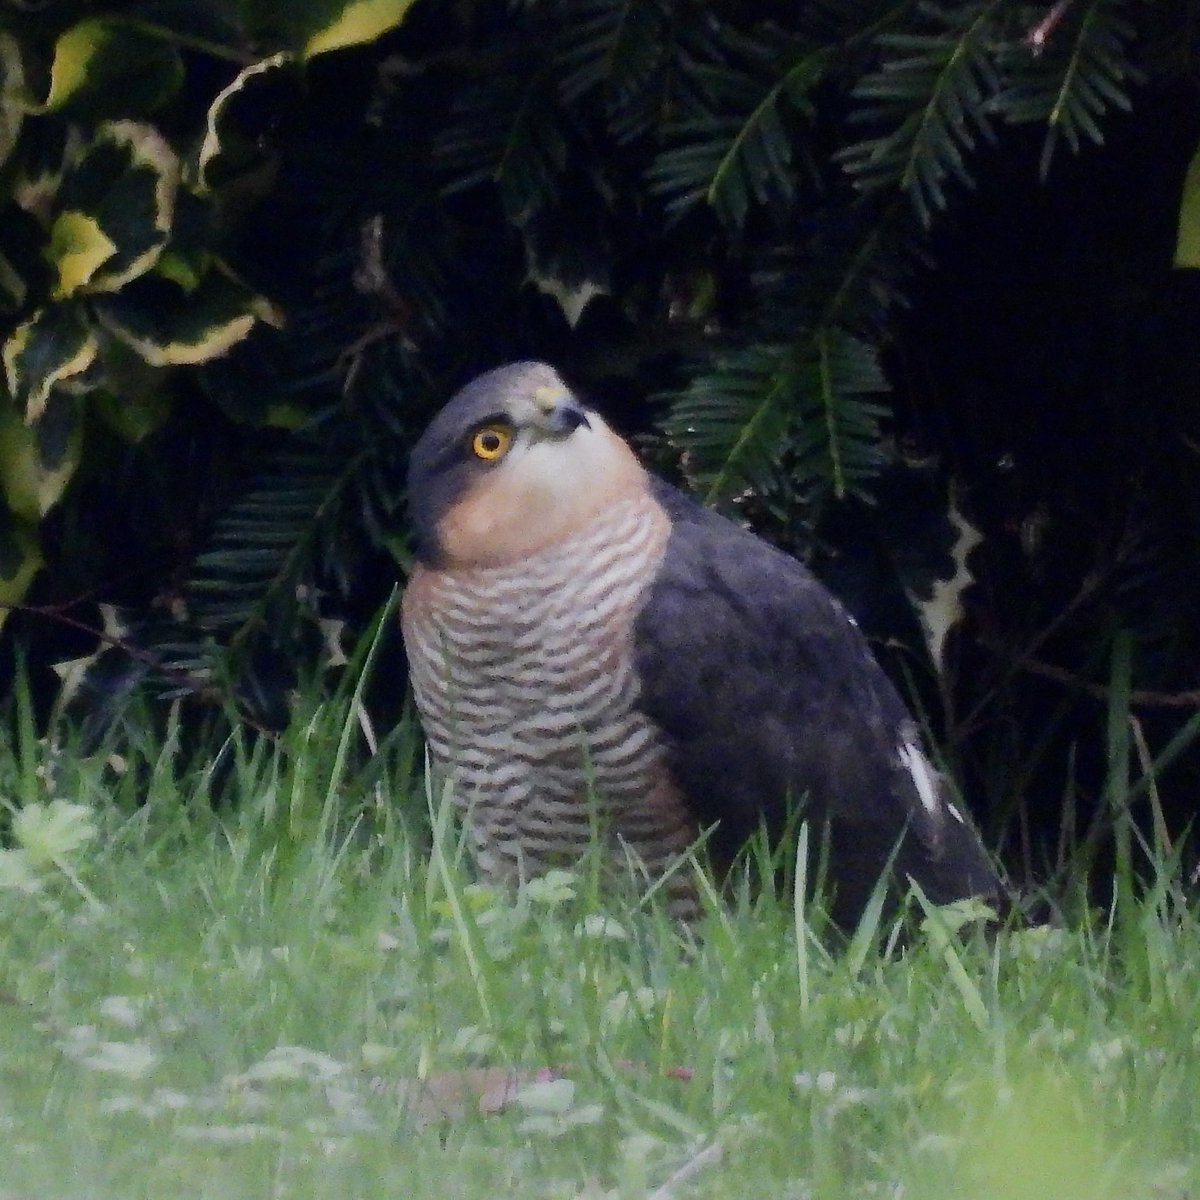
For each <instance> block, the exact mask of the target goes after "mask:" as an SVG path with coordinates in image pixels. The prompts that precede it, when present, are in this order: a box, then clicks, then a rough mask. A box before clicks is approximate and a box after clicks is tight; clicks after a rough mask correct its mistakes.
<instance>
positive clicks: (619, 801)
mask: <svg viewBox="0 0 1200 1200" xmlns="http://www.w3.org/2000/svg"><path fill="white" fill-rule="evenodd" d="M408 497H409V513H410V521H411V527H412V530H413V534H414V537H415V547H416V565H415V567H414V570H413V572H412V576H411V578H410V580H409V583H408V586H407V589H406V591H405V594H404V600H403V629H404V638H405V646H406V650H407V654H408V660H409V669H410V672H411V677H412V684H413V689H414V692H415V696H416V701H417V706H418V709H419V712H420V716H421V722H422V725H423V727H424V731H425V735H426V739H427V742H428V745H429V750H430V754H431V757H432V760H433V762H434V764H435V766H436V767H437V768H438V770H439V771H440V772H441V773H442V774H443V775H444V777H445V778H446V779H447V780H448V783H449V787H450V788H451V790H452V794H453V797H454V800H455V803H456V804H457V806H458V808H459V811H460V812H461V813H462V815H463V819H464V820H465V822H466V825H467V828H468V830H469V833H470V837H471V840H472V841H473V843H474V848H475V852H476V856H477V859H478V863H479V867H480V869H481V871H482V872H483V874H484V875H485V876H487V877H490V878H514V879H516V878H520V877H523V876H525V875H531V874H536V873H538V872H539V871H543V870H545V869H546V868H547V867H549V866H551V865H559V864H562V863H564V862H571V861H574V860H577V859H578V858H579V857H580V856H581V854H582V852H583V850H584V848H585V847H586V846H587V845H588V844H589V839H591V838H592V836H593V835H594V834H595V833H596V831H597V830H599V833H600V836H602V837H603V838H605V839H607V843H608V844H609V845H610V846H612V847H613V849H614V850H615V851H616V852H617V853H619V854H621V855H625V856H627V857H630V858H631V859H633V860H634V861H635V862H636V863H638V864H639V865H640V867H641V868H642V869H644V870H645V871H646V872H647V873H648V874H649V875H650V876H652V877H657V876H659V875H661V874H662V873H663V872H665V871H667V870H668V868H669V867H670V866H671V864H672V863H673V861H674V860H675V859H676V858H677V856H679V855H680V854H682V853H683V852H685V851H686V850H687V849H688V847H689V846H691V845H692V844H693V842H694V841H695V839H696V838H697V837H698V836H699V835H700V834H701V833H702V832H704V831H708V832H709V840H708V843H707V850H708V853H709V855H710V856H711V858H712V860H713V861H714V862H715V863H716V864H717V865H718V866H721V865H728V863H729V862H730V861H731V860H732V858H733V856H734V855H735V854H736V852H737V850H738V848H739V847H740V846H741V845H743V844H744V843H745V842H746V840H747V839H748V838H750V837H751V835H753V834H754V832H755V831H756V830H758V829H759V828H765V829H766V830H767V832H768V833H769V834H774V835H776V836H778V835H779V834H780V832H781V831H782V830H783V828H784V827H785V825H786V824H787V816H788V812H789V809H790V808H791V807H792V806H795V805H803V806H804V808H803V812H804V813H805V815H806V817H807V819H809V820H810V827H812V828H815V829H818V830H820V831H821V832H822V834H823V835H824V836H827V838H828V842H827V849H828V855H829V857H828V865H829V872H828V874H829V880H830V883H831V886H832V889H833V909H832V911H833V914H834V916H835V919H836V920H838V921H839V922H840V923H842V924H850V923H852V922H853V921H854V920H855V918H856V917H857V915H858V914H859V913H860V912H861V910H862V908H863V906H864V905H865V903H866V900H867V898H868V897H869V895H870V893H871V890H872V889H873V887H874V885H875V883H876V881H877V879H878V878H879V877H880V875H881V873H882V872H883V871H884V870H885V868H886V866H887V864H888V862H889V860H890V861H891V862H892V863H893V868H894V873H895V874H896V876H897V877H898V878H899V880H900V881H901V882H903V881H904V880H905V878H906V877H910V878H912V879H915V880H916V881H917V882H918V883H919V884H920V886H921V888H922V889H923V890H924V892H925V894H926V895H927V896H928V897H929V899H930V900H931V901H933V902H935V903H945V902H948V901H951V900H955V899H959V898H963V897H968V896H981V897H984V898H985V899H996V898H998V897H999V894H1000V885H999V883H998V880H997V878H996V875H995V874H994V872H993V869H992V867H991V865H990V864H989V862H988V858H987V855H986V853H985V852H984V850H983V848H982V846H981V844H980V842H979V839H978V837H977V835H976V833H975V832H974V830H973V829H972V828H971V826H970V825H969V824H968V823H967V821H966V820H965V819H964V816H963V814H962V813H961V812H960V811H959V809H958V808H956V807H955V804H954V802H953V800H952V799H951V798H950V796H949V795H948V792H947V788H946V786H945V782H944V780H943V779H942V777H941V776H940V775H939V774H938V773H937V771H936V770H935V769H934V768H933V767H932V765H931V764H930V762H929V759H928V758H927V756H926V754H925V752H924V750H923V749H922V748H921V745H920V737H919V734H918V730H917V727H916V725H915V723H914V721H913V720H912V718H911V716H910V715H909V713H908V711H907V710H906V708H905V706H904V704H903V703H902V701H901V700H900V698H899V696H898V695H897V693H896V691H895V690H894V688H893V687H892V685H891V683H890V682H889V681H888V679H887V677H886V676H885V674H884V672H883V670H882V669H881V668H880V666H879V665H878V663H877V662H876V661H875V659H874V657H873V656H872V653H871V650H870V648H869V646H868V644H867V641H866V639H865V638H864V636H863V635H862V633H861V632H860V631H859V629H858V627H857V626H856V624H855V623H854V621H853V620H852V619H851V617H850V616H849V615H848V614H847V612H846V611H845V610H844V609H843V608H842V606H841V605H840V604H839V602H838V601H837V600H836V599H834V597H833V596H832V595H831V594H830V593H829V592H828V591H827V590H826V588H825V587H824V586H823V585H822V584H821V583H819V582H818V581H817V579H816V578H815V577H814V576H813V575H812V574H811V573H810V572H809V571H808V570H807V569H806V568H805V567H804V566H802V565H801V564H800V563H798V562H797V561H795V560H794V559H792V558H791V557H789V556H788V555H786V554H784V553H783V552H781V551H780V550H777V549H776V548H774V547H773V546H771V545H770V544H768V543H767V542H765V541H763V540H762V539H761V538H759V537H757V536H755V535H754V534H752V533H750V532H749V531H747V530H746V529H743V528H742V527H741V526H739V525H737V524H736V523H734V522H733V521H730V520H727V519H726V518H725V517H722V516H720V515H718V514H716V513H714V512H711V511H709V510H707V509H705V508H703V507H701V506H699V505H698V504H696V503H694V502H693V501H691V500H690V499H688V498H687V497H686V496H684V495H683V494H682V493H681V492H679V491H677V490H676V489H674V488H672V487H670V486H669V485H668V484H666V483H664V482H663V481H662V480H659V479H657V478H655V477H653V476H651V475H650V474H648V473H647V472H646V470H645V469H644V468H643V467H642V466H641V465H640V463H639V462H638V460H637V458H636V457H635V455H634V454H633V452H632V450H631V449H630V447H629V446H628V444H627V443H626V442H625V441H623V440H622V439H621V438H620V437H618V436H617V435H616V434H615V433H614V432H613V431H612V430H611V429H610V428H609V426H608V425H607V424H606V423H605V422H604V420H603V419H602V418H601V417H600V416H599V415H598V414H597V413H596V412H594V411H592V410H591V409H589V408H585V407H583V406H582V405H581V404H580V402H579V401H578V400H577V399H576V398H575V397H574V396H573V395H572V393H571V392H570V391H569V390H568V388H567V387H566V385H565V384H564V383H563V381H562V380H561V379H560V378H559V376H558V375H557V373H556V372H555V371H554V370H553V369H551V368H550V367H548V366H546V365H544V364H541V363H517V364H513V365H510V366H506V367H501V368H499V369H497V370H494V371H490V372H489V373H487V374H486V375H483V376H481V377H480V378H478V379H476V380H475V381H474V382H473V383H470V384H469V385H468V386H467V387H465V388H463V390H462V391H460V392H459V393H458V394H457V395H456V396H455V397H454V398H453V399H452V400H451V401H450V402H449V403H448V404H447V405H446V407H445V408H443V409H442V410H441V412H440V413H439V414H438V415H437V416H436V417H435V418H434V420H433V421H432V423H431V424H430V425H429V427H428V429H427V430H426V432H425V433H424V435H423V436H422V437H421V439H420V441H419V442H418V443H417V445H416V448H415V449H414V451H413V453H412V457H411V463H410V468H409V482H408ZM674 879H675V881H677V883H678V881H687V880H688V879H689V876H688V874H687V873H686V872H682V873H677V874H676V875H675V876H674ZM688 886H689V884H688V883H686V882H683V883H678V886H677V887H676V889H675V892H674V893H673V903H674V904H675V906H676V907H677V908H679V909H681V910H686V909H687V908H688V906H689V904H690V903H691V901H690V899H689V896H688V895H687V894H686V892H687V887H688Z"/></svg>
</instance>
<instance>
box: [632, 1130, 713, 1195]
mask: <svg viewBox="0 0 1200 1200" xmlns="http://www.w3.org/2000/svg"><path fill="white" fill-rule="evenodd" d="M724 1156H725V1148H724V1147H723V1146H722V1145H721V1143H720V1142H709V1144H708V1145H707V1146H701V1148H700V1149H699V1150H697V1151H696V1153H695V1154H693V1155H692V1157H691V1158H689V1159H688V1160H687V1162H685V1163H684V1164H683V1166H682V1167H680V1168H679V1170H678V1171H676V1172H675V1173H674V1174H673V1175H672V1176H671V1178H670V1179H668V1180H667V1182H666V1183H664V1184H663V1185H662V1187H660V1188H655V1190H654V1191H652V1192H651V1193H650V1195H649V1197H648V1198H647V1200H674V1196H675V1189H676V1188H677V1187H678V1186H679V1185H680V1184H681V1183H688V1182H689V1181H690V1180H692V1179H695V1177H696V1176H697V1175H699V1174H700V1172H701V1171H704V1170H707V1169H708V1168H709V1167H714V1166H716V1165H717V1163H719V1162H720V1161H721V1159H722V1158H723V1157H724Z"/></svg>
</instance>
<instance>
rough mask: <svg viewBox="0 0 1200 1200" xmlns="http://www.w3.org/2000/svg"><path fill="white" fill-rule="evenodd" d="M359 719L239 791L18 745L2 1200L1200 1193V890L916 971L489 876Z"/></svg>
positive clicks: (888, 957)
mask: <svg viewBox="0 0 1200 1200" xmlns="http://www.w3.org/2000/svg"><path fill="white" fill-rule="evenodd" d="M348 711H350V710H349V707H348V706H347V705H346V704H344V703H343V704H341V705H330V706H327V707H324V708H320V707H316V708H313V709H312V710H311V712H310V713H309V716H308V718H307V719H305V720H299V721H297V723H296V725H295V726H294V728H293V729H292V730H291V731H289V733H288V734H287V735H286V736H285V737H284V738H283V739H282V740H281V742H280V743H279V744H278V745H267V744H259V745H257V746H254V747H251V746H248V745H243V744H240V743H231V745H230V746H229V748H228V754H227V756H226V759H227V761H228V764H229V766H228V771H229V775H228V778H226V779H224V780H222V779H221V778H220V776H219V774H218V773H217V772H215V771H214V770H213V769H212V768H211V766H209V765H202V766H200V767H197V768H193V769H188V768H186V767H184V766H183V765H181V764H182V762H183V755H182V753H181V752H180V751H179V749H178V747H177V745H176V739H175V738H174V736H168V737H167V739H166V742H165V745H164V747H163V748H162V749H161V750H159V751H156V752H155V753H154V754H152V755H150V756H149V758H148V759H147V761H146V762H144V763H134V764H128V766H129V769H127V770H126V771H125V772H124V773H123V774H115V773H114V772H113V771H112V769H111V767H110V765H109V764H107V763H105V762H103V761H93V760H88V759H85V758H82V757H80V756H78V755H76V754H71V753H60V754H58V755H53V756H52V755H50V754H49V752H48V751H46V750H45V749H44V747H40V746H38V745H37V744H36V743H35V742H34V741H33V740H32V738H31V737H30V734H29V730H28V728H26V729H25V731H24V733H23V734H21V735H19V736H18V737H17V738H15V739H14V743H15V744H14V746H13V747H12V749H11V750H10V751H9V752H4V751H0V787H3V789H4V791H3V795H4V796H5V798H6V799H7V800H8V802H9V803H10V805H11V807H12V808H14V809H17V810H20V809H22V808H23V809H24V811H25V812H26V814H27V816H26V818H25V819H24V821H25V824H24V826H22V828H21V830H19V831H18V833H19V835H20V834H22V832H23V836H24V837H25V838H26V842H20V843H19V844H20V847H22V849H21V853H22V854H23V855H24V857H23V858H22V859H21V860H20V861H19V862H18V861H17V860H16V859H14V858H13V857H12V856H11V855H10V856H9V858H8V859H7V860H6V861H7V875H6V874H5V870H4V868H3V866H2V865H0V884H3V883H4V881H5V880H6V879H7V886H0V992H3V993H4V994H3V996H2V997H0V1136H2V1138H3V1144H4V1153H3V1156H2V1157H0V1200H34V1198H36V1200H60V1198H61V1200H77V1198H84V1197H86V1198H88V1200H109V1198H112V1200H117V1198H119V1200H136V1198H138V1197H154V1198H155V1200H173V1198H174V1197H188V1198H189V1200H197V1198H206V1197H212V1198H214V1200H217V1198H220V1200H237V1198H239V1197H289V1198H290V1197H299V1198H302V1197H322V1198H324V1197H335V1196H336V1197H339V1198H342V1197H346V1198H353V1197H364V1198H366V1197H372V1198H375V1197H381V1196H403V1197H424V1196H429V1197H449V1196H453V1197H464V1198H470V1197H480V1198H484V1197H487V1198H488V1200H492V1198H495V1197H503V1196H514V1195H521V1196H531V1197H541V1196H546V1197H645V1196H654V1197H666V1196H676V1197H686V1196H697V1197H704V1196H712V1197H723V1198H724V1197H728V1196H729V1195H730V1194H731V1192H736V1193H741V1194H744V1195H748V1196H749V1195H754V1196H768V1197H797V1198H799V1197H816V1198H824V1197H828V1198H833V1197H863V1196H868V1197H869V1196H884V1197H901V1196H903V1197H920V1198H925V1197H929V1198H931V1200H938V1198H940V1197H947V1198H948V1197H955V1198H976V1197H978V1198H980V1200H984V1198H989V1197H994V1198H997V1200H1023V1198H1026V1197H1028V1198H1029V1200H1034V1198H1036V1200H1045V1198H1047V1197H1053V1198H1054V1200H1073V1198H1074V1197H1078V1198H1079V1200H1085V1198H1086V1200H1103V1198H1105V1197H1109V1196H1111V1197H1122V1198H1123V1200H1125V1198H1137V1197H1162V1198H1164V1200H1166V1198H1178V1197H1186V1196H1189V1195H1193V1194H1197V1193H1200V1161H1198V1154H1197V1146H1196V1137H1195V1127H1196V1097H1197V1096H1200V1053H1198V1052H1197V1051H1198V1041H1200V1033H1198V1031H1197V1030H1198V1026H1197V1019H1196V1015H1197V1013H1198V1012H1200V923H1198V922H1197V919H1196V915H1195V913H1194V912H1192V911H1189V910H1188V908H1187V907H1186V906H1185V905H1184V903H1183V902H1182V900H1181V898H1180V888H1179V887H1178V885H1177V881H1176V879H1175V875H1174V873H1173V872H1172V871H1171V870H1170V867H1169V864H1167V865H1166V866H1165V867H1164V869H1163V870H1162V872H1161V875H1160V877H1159V878H1157V879H1154V878H1152V879H1150V880H1149V881H1148V882H1147V886H1146V887H1145V888H1144V889H1142V890H1141V891H1139V892H1138V893H1137V894H1136V895H1135V894H1131V892H1130V889H1125V888H1122V889H1118V900H1117V902H1116V903H1117V905H1119V906H1120V907H1118V908H1114V910H1112V911H1109V912H1101V913H1095V912H1092V913H1088V912H1086V911H1085V910H1081V912H1080V915H1079V917H1078V918H1077V919H1075V920H1074V921H1072V922H1071V923H1070V924H1069V925H1068V926H1067V927H1065V928H1057V929H1041V930H1034V931H1028V932H1023V933H1002V934H1001V935H999V936H998V937H996V938H994V939H987V938H985V937H984V936H983V935H981V934H979V933H978V932H976V931H974V930H973V929H972V928H971V927H970V926H968V927H967V928H966V929H965V931H963V932H961V933H960V932H958V931H956V930H955V929H954V927H953V926H954V919H953V918H954V913H952V912H951V913H945V912H942V913H933V914H931V915H930V917H929V918H928V919H927V923H926V933H925V934H924V935H923V936H918V937H917V938H916V939H915V941H914V942H913V943H912V944H911V945H910V946H909V947H908V948H907V949H906V950H903V951H900V950H893V952H892V953H890V954H888V953H880V952H879V950H878V946H879V945H880V944H882V943H885V942H886V941H887V940H888V937H889V935H890V933H891V930H890V928H889V927H887V926H885V925H882V924H881V925H879V926H878V927H875V926H871V925H868V927H866V928H865V929H864V930H863V931H862V936H861V937H860V938H858V939H857V940H856V941H855V942H854V943H853V944H852V946H851V947H850V949H849V950H847V951H844V952H841V953H836V954H833V953H830V952H829V950H828V949H827V948H826V946H825V944H823V942H822V940H821V939H820V938H818V937H817V936H816V932H815V931H816V930H818V929H819V927H820V912H819V909H817V908H816V907H814V906H813V905H811V904H809V903H807V902H805V901H803V900H801V901H800V902H798V903H796V902H794V899H793V897H790V896H789V897H778V898H777V897H770V896H766V897H757V898H755V897H751V896H749V895H748V894H740V895H738V896H736V897H735V898H734V899H733V901H732V902H729V903H725V902H719V901H716V900H715V898H712V899H711V902H710V904H709V905H708V911H707V913H706V915H705V917H704V919H703V920H702V921H701V923H700V924H699V925H698V926H697V927H696V928H695V929H694V930H692V931H688V930H683V929H680V928H679V927H678V926H676V925H674V924H673V923H672V922H671V921H670V920H669V919H667V918H666V917H665V916H664V915H663V913H662V912H661V911H660V910H658V909H657V908H656V907H655V905H654V904H653V903H651V904H649V905H639V904H638V903H637V901H636V897H626V898H622V897H621V896H611V895H610V896H608V897H607V898H605V897H602V896H599V895H597V893H596V890H595V886H594V884H593V883H592V882H591V880H592V879H593V878H594V876H595V873H594V872H592V871H590V870H588V869H586V868H585V869H583V870H580V871H579V872H578V873H577V874H575V875H567V874H558V875H554V876H551V877H549V878H547V879H545V880H541V881H538V882H536V883H534V884H531V885H530V886H528V887H527V888H525V889H524V890H523V891H522V892H521V893H519V894H518V895H511V894H507V893H497V892H493V891H490V890H488V889H485V888H481V887H479V886H478V885H476V884H473V883H472V882H471V881H470V874H469V871H468V870H467V867H466V865H465V864H464V861H463V856H462V853H461V846H460V845H459V843H458V842H457V841H456V838H455V832H454V829H453V826H452V824H451V823H450V822H449V821H447V820H446V819H445V817H446V809H445V805H444V802H443V799H442V798H441V797H439V796H436V795H434V796H425V795H424V793H423V792H422V791H421V789H420V787H419V786H417V785H416V784H415V783H413V782H412V781H407V780H405V779H404V772H403V771H401V770H400V769H399V768H398V767H397V766H396V763H397V762H399V761H402V759H403V755H402V754H396V755H389V752H388V748H387V747H384V749H383V751H381V754H380V756H379V757H378V758H377V759H376V760H375V763H374V764H373V768H372V770H369V771H367V772H361V773H359V774H357V775H355V774H354V773H353V772H351V771H350V770H349V768H348V767H347V766H346V763H347V757H348V756H347V754H346V752H345V751H346V747H347V745H348V744H349V742H350V741H351V735H352V733H353V726H352V724H351V723H350V721H349V718H348V717H347V716H346V713H347V712H348ZM385 779H394V780H398V782H396V783H395V785H394V787H392V786H389V788H388V789H386V790H385V789H384V788H383V787H382V781H383V780H385ZM48 781H50V782H48ZM218 789H220V790H221V791H222V794H225V793H228V794H229V795H230V796H231V797H232V798H233V801H234V802H233V803H227V802H226V803H222V802H218V801H217V800H215V799H214V795H215V792H216V791H217V790H218ZM51 799H58V800H62V801H65V802H68V803H72V804H80V805H86V806H87V810H86V812H83V811H77V810H74V809H65V808H63V807H62V806H59V807H57V808H54V809H49V808H46V807H43V806H44V805H45V802H46V801H48V800H51ZM427 806H428V808H429V809H430V810H431V811H432V813H433V817H434V820H433V822H432V824H433V826H434V828H435V830H436V831H437V836H436V838H435V841H434V844H433V846H432V847H430V846H429V845H428V836H427V834H426V833H425V832H424V830H426V829H427V828H428V826H429V824H430V822H429V821H428V819H427V814H426V811H425V810H426V807H427ZM89 821H90V822H91V823H92V827H89V824H88V822H89ZM89 835H90V836H89ZM18 840H19V839H18ZM22 880H23V881H24V886H20V884H21V881H22ZM35 888H36V890H33V889H35ZM516 1066H519V1067H522V1068H526V1069H527V1072H528V1073H527V1074H526V1075H525V1076H523V1077H522V1078H521V1079H520V1080H519V1081H518V1082H519V1086H516V1085H514V1086H513V1087H512V1088H511V1089H509V1090H508V1091H506V1090H505V1088H504V1086H503V1081H501V1083H500V1084H498V1083H497V1078H498V1077H497V1076H496V1075H492V1076H485V1075H481V1074H473V1073H472V1072H479V1071H481V1070H482V1069H484V1068H489V1067H490V1068H497V1069H499V1070H500V1072H501V1074H502V1071H503V1069H505V1068H511V1067H516ZM551 1068H553V1070H551ZM420 1081H425V1083H424V1085H422V1084H421V1083H420ZM480 1089H483V1090H484V1092H485V1096H484V1101H483V1105H482V1108H483V1109H487V1110H495V1111H481V1105H480V1102H479V1095H478V1092H479V1090H480ZM456 1090H457V1091H459V1092H461V1093H463V1095H461V1096H459V1097H458V1098H456V1097H455V1096H454V1095H451V1094H450V1093H452V1092H455V1091H456ZM435 1092H440V1093H443V1094H442V1095H441V1096H440V1098H438V1099H437V1100H436V1102H435V1101H434V1100H433V1099H431V1094H432V1093H435ZM514 1093H515V1094H514ZM464 1097H465V1098H464Z"/></svg>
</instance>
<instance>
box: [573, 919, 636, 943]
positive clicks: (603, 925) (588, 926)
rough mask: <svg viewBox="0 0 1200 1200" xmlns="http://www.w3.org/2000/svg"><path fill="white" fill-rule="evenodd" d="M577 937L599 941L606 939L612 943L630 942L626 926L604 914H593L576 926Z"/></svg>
mask: <svg viewBox="0 0 1200 1200" xmlns="http://www.w3.org/2000/svg"><path fill="white" fill-rule="evenodd" d="M575 936H576V937H587V938H597V939H600V938H606V939H607V940H608V941H611V942H624V941H628V940H629V934H628V933H626V931H625V926H624V925H622V924H621V922H620V921H616V920H614V919H613V918H612V917H608V916H605V915H604V914H603V913H592V914H591V916H588V917H585V918H584V919H583V920H582V921H581V922H580V923H579V924H578V925H576V926H575Z"/></svg>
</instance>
